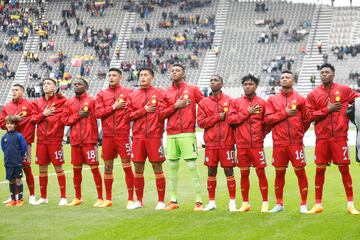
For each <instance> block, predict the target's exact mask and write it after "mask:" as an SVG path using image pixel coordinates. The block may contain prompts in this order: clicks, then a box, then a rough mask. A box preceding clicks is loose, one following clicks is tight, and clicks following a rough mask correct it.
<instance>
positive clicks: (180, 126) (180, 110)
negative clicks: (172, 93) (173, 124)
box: [178, 87, 183, 133]
mask: <svg viewBox="0 0 360 240" xmlns="http://www.w3.org/2000/svg"><path fill="white" fill-rule="evenodd" d="M178 98H180V87H178ZM181 110H182V108H180V109H179V115H180V129H181V133H182V132H183V130H182V114H181Z"/></svg>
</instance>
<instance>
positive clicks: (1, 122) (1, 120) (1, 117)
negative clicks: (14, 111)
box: [0, 107, 6, 130]
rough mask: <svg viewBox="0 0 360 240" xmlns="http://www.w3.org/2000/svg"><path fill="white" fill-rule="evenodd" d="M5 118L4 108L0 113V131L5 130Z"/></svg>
mask: <svg viewBox="0 0 360 240" xmlns="http://www.w3.org/2000/svg"><path fill="white" fill-rule="evenodd" d="M5 118H6V110H5V107H3V108H2V109H1V113H0V127H1V129H4V130H5V129H6V127H5V126H6V124H5Z"/></svg>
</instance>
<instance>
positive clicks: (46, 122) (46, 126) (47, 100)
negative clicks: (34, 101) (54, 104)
mask: <svg viewBox="0 0 360 240" xmlns="http://www.w3.org/2000/svg"><path fill="white" fill-rule="evenodd" d="M48 104H49V99H46V107H48V106H49V105H48ZM47 129H48V121H47V117H45V139H47Z"/></svg>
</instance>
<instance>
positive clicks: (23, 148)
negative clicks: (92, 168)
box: [17, 133, 27, 156]
mask: <svg viewBox="0 0 360 240" xmlns="http://www.w3.org/2000/svg"><path fill="white" fill-rule="evenodd" d="M17 137H18V139H19V141H20V144H21V156H25V154H26V152H27V144H26V141H25V138H24V137H23V136H22V135H21V134H20V133H18V135H17Z"/></svg>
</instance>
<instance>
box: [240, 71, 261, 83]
mask: <svg viewBox="0 0 360 240" xmlns="http://www.w3.org/2000/svg"><path fill="white" fill-rule="evenodd" d="M246 81H253V82H254V83H255V84H256V86H258V85H259V82H260V80H259V79H258V78H257V77H255V76H254V75H252V74H248V75H246V76H245V77H243V78H242V79H241V84H244V83H245V82H246Z"/></svg>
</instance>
